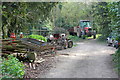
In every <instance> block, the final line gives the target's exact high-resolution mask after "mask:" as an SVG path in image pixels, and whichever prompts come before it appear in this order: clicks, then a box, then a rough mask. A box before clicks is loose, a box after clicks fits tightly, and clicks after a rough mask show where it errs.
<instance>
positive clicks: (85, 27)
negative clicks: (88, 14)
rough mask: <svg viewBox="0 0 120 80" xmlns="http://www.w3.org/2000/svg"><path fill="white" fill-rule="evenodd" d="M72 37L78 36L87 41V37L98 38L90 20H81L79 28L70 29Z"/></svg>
mask: <svg viewBox="0 0 120 80" xmlns="http://www.w3.org/2000/svg"><path fill="white" fill-rule="evenodd" d="M68 31H69V34H70V35H76V36H78V37H82V38H83V39H85V36H88V37H91V36H93V38H94V39H95V38H96V31H95V29H93V28H92V26H91V22H90V21H89V20H80V22H79V26H76V27H72V28H70V29H68Z"/></svg>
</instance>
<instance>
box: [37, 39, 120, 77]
mask: <svg viewBox="0 0 120 80" xmlns="http://www.w3.org/2000/svg"><path fill="white" fill-rule="evenodd" d="M77 44H78V45H77V46H76V47H73V48H70V49H65V50H62V51H58V54H59V55H57V56H56V57H55V60H54V61H56V63H55V64H52V67H51V68H50V69H49V70H46V71H45V72H44V73H41V74H39V75H37V77H39V78H118V75H117V73H116V72H115V71H114V67H113V63H112V56H111V54H113V53H114V51H115V49H114V48H112V47H110V46H107V45H106V44H102V43H98V42H96V40H86V41H84V42H79V43H77Z"/></svg>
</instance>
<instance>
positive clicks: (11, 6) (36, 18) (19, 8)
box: [2, 2, 57, 38]
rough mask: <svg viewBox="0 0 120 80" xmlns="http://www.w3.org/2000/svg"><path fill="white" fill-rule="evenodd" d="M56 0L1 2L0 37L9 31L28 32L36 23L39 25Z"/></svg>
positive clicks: (8, 34)
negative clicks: (0, 28)
mask: <svg viewBox="0 0 120 80" xmlns="http://www.w3.org/2000/svg"><path fill="white" fill-rule="evenodd" d="M56 4H57V2H53V3H51V2H37V3H35V2H10V3H9V2H3V5H2V34H3V36H2V38H5V35H7V36H8V37H9V36H10V33H11V32H14V33H16V34H19V33H20V32H28V31H30V29H32V27H33V26H35V27H38V26H36V25H39V26H41V25H40V24H42V23H43V22H44V21H45V20H46V18H47V17H49V12H50V11H51V9H52V8H53V7H54V6H55V5H56Z"/></svg>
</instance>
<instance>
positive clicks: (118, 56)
mask: <svg viewBox="0 0 120 80" xmlns="http://www.w3.org/2000/svg"><path fill="white" fill-rule="evenodd" d="M113 61H114V62H115V67H116V70H117V71H118V73H119V74H120V48H119V49H118V50H117V51H116V52H115V54H114V55H113Z"/></svg>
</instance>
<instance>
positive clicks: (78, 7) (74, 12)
mask: <svg viewBox="0 0 120 80" xmlns="http://www.w3.org/2000/svg"><path fill="white" fill-rule="evenodd" d="M60 6H62V7H61V8H59V7H60ZM89 11H90V8H89V6H88V5H87V4H86V3H82V2H78V3H71V2H66V3H61V4H58V5H56V7H55V8H53V11H52V13H51V14H53V15H52V16H53V19H54V23H55V26H57V27H62V28H65V29H68V28H69V27H74V26H78V24H79V21H80V20H85V19H89Z"/></svg>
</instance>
